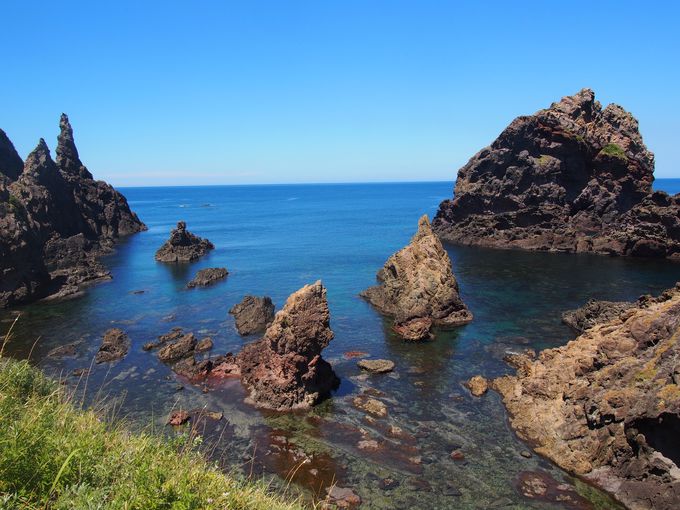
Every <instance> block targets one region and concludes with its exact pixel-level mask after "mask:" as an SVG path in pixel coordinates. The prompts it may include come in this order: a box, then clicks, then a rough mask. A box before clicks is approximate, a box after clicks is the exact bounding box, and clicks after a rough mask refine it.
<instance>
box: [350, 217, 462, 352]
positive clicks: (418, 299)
mask: <svg viewBox="0 0 680 510" xmlns="http://www.w3.org/2000/svg"><path fill="white" fill-rule="evenodd" d="M377 279H378V282H379V285H376V286H375V287H370V288H368V289H366V290H365V291H363V292H362V293H361V296H362V297H364V298H365V299H366V300H368V301H369V302H370V303H371V304H372V305H373V306H375V307H376V308H377V309H378V310H379V311H380V312H382V313H384V314H385V315H390V316H393V317H394V331H395V332H396V333H397V334H398V335H400V336H401V337H403V338H405V339H407V340H423V339H427V338H431V337H432V333H431V328H432V326H435V325H436V326H441V327H455V326H460V325H463V324H466V323H468V322H470V321H471V320H472V314H471V313H470V311H469V310H468V308H467V306H465V303H463V301H462V300H461V298H460V295H459V293H458V282H457V281H456V278H455V276H454V275H453V270H452V269H451V259H450V258H449V255H448V253H446V250H444V247H443V246H442V243H441V242H440V241H439V238H438V237H437V236H436V235H435V233H434V232H433V231H432V226H431V225H430V221H429V219H428V218H427V215H424V216H422V217H421V218H420V220H419V221H418V231H417V232H416V234H415V235H414V236H413V238H412V239H411V242H410V243H409V244H408V246H406V247H404V248H402V249H401V250H399V251H398V252H396V253H395V254H394V255H392V256H391V257H390V258H389V259H387V262H385V265H384V266H383V268H382V269H381V270H380V271H379V272H378V274H377Z"/></svg>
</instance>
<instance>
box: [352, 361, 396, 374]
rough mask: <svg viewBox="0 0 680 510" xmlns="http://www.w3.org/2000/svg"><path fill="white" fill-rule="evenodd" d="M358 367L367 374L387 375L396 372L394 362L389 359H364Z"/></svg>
mask: <svg viewBox="0 0 680 510" xmlns="http://www.w3.org/2000/svg"><path fill="white" fill-rule="evenodd" d="M357 366H358V367H359V368H361V369H362V370H366V371H367V372H373V373H376V374H386V373H387V372H391V371H392V370H394V361H390V360H388V359H362V360H361V361H359V362H358V363H357Z"/></svg>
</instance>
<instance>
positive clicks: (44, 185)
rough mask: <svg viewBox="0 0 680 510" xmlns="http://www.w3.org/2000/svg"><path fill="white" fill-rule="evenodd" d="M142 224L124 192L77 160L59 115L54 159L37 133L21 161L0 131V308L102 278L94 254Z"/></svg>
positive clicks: (104, 275) (77, 289)
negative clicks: (35, 142)
mask: <svg viewBox="0 0 680 510" xmlns="http://www.w3.org/2000/svg"><path fill="white" fill-rule="evenodd" d="M145 229H146V226H145V225H144V223H142V222H141V221H140V220H139V218H138V217H137V215H136V214H135V213H133V212H132V211H131V210H130V207H129V206H128V203H127V200H126V199H125V197H124V196H123V195H121V194H120V193H119V192H117V191H116V190H115V189H114V188H112V187H111V186H109V185H108V184H106V183H105V182H102V181H95V180H94V179H93V178H92V174H91V173H90V172H89V171H88V170H87V168H85V166H84V165H83V164H82V162H81V161H80V159H79V156H78V151H77V149H76V146H75V142H74V139H73V129H72V127H71V124H70V123H69V120H68V117H67V116H66V115H63V114H62V117H61V120H60V134H59V137H58V139H57V161H56V162H55V161H54V160H53V159H52V156H51V154H50V150H49V148H48V146H47V143H46V142H45V140H43V139H42V138H41V139H40V141H39V142H38V145H37V146H36V148H35V149H34V150H33V152H31V154H30V155H29V156H28V157H27V159H26V162H25V163H24V162H23V161H22V160H21V158H20V157H19V155H18V154H17V152H16V150H15V149H14V146H13V145H12V142H11V141H10V140H9V138H8V137H7V135H6V134H5V132H4V131H2V130H0V274H1V275H2V278H1V279H0V307H3V308H4V307H7V306H12V305H15V304H19V303H27V302H30V301H34V300H36V299H40V298H44V297H47V296H52V297H60V296H66V295H72V294H76V293H78V292H80V291H81V290H82V288H83V286H84V285H85V284H89V283H92V282H95V281H98V280H101V279H104V278H109V277H110V275H109V272H108V271H107V270H106V268H105V267H104V266H103V265H102V264H101V263H100V262H99V261H98V258H99V256H100V255H102V254H104V253H107V252H108V251H110V249H111V247H112V245H113V243H114V242H115V241H116V239H118V238H119V237H121V236H124V235H128V234H132V233H135V232H140V231H142V230H145Z"/></svg>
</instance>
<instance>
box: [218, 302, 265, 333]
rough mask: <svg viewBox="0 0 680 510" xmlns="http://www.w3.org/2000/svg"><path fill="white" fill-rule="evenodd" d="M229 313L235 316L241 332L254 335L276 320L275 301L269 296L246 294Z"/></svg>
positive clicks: (237, 327)
mask: <svg viewBox="0 0 680 510" xmlns="http://www.w3.org/2000/svg"><path fill="white" fill-rule="evenodd" d="M229 313H230V314H232V315H233V316H234V320H235V321H236V329H237V330H238V332H239V334H241V335H252V334H254V333H261V332H262V331H264V330H265V329H267V326H269V324H271V322H272V321H273V320H274V303H272V300H271V298H269V297H267V296H263V297H256V296H246V297H244V298H243V300H242V301H241V302H240V303H239V304H237V305H234V306H233V307H232V308H231V310H229Z"/></svg>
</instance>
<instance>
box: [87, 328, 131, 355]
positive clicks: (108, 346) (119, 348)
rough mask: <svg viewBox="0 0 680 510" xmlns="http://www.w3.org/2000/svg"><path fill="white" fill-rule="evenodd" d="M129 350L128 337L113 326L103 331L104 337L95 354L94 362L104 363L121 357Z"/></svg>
mask: <svg viewBox="0 0 680 510" xmlns="http://www.w3.org/2000/svg"><path fill="white" fill-rule="evenodd" d="M129 350H130V339H129V338H128V336H127V334H125V332H124V331H123V330H122V329H118V328H113V329H109V330H108V331H107V332H106V333H104V339H103V341H102V344H101V346H100V347H99V351H98V352H97V355H96V356H95V357H94V361H95V363H106V362H109V361H116V360H119V359H121V358H123V357H124V356H125V355H126V354H127V353H128V351H129Z"/></svg>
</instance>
